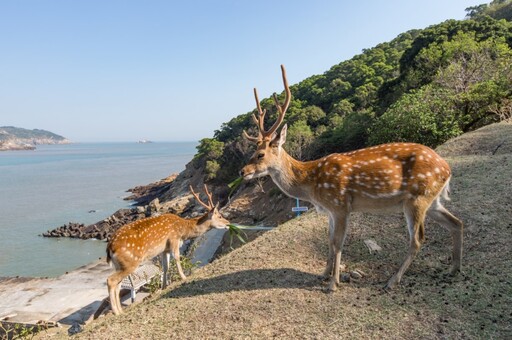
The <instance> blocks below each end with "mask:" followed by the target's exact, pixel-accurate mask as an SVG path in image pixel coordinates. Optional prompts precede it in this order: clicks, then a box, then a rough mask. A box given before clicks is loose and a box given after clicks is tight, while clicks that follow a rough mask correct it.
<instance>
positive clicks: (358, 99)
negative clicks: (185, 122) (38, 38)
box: [195, 0, 512, 184]
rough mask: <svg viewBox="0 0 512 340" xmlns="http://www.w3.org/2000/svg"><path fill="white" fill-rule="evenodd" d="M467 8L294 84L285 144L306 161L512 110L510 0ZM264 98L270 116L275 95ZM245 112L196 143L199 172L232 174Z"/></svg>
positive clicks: (449, 130)
mask: <svg viewBox="0 0 512 340" xmlns="http://www.w3.org/2000/svg"><path fill="white" fill-rule="evenodd" d="M466 11H467V13H468V16H467V18H466V19H465V20H447V21H445V22H443V23H440V24H437V25H433V26H430V27H428V28H426V29H423V30H411V31H408V32H405V33H403V34H400V35H399V36H398V37H396V38H395V39H393V40H392V41H390V42H385V43H381V44H379V45H377V46H375V47H373V48H369V49H365V50H363V52H362V53H361V54H359V55H356V56H354V57H353V58H352V59H350V60H346V61H343V62H341V63H339V64H337V65H334V66H333V67H331V69H329V70H328V71H326V72H325V73H324V74H321V75H314V76H311V77H309V78H307V79H305V80H303V81H301V82H299V83H298V84H295V85H293V86H291V91H292V95H293V99H292V102H291V104H290V108H289V109H288V113H287V115H286V118H285V121H286V123H287V124H288V126H289V130H288V138H287V142H286V145H285V146H286V148H287V150H288V151H289V152H290V153H291V154H292V155H293V156H295V157H297V158H299V159H302V160H307V159H313V158H317V157H320V156H323V155H325V154H328V153H332V152H343V151H347V150H351V149H356V148H361V147H365V146H369V145H374V144H378V143H383V142H389V141H414V142H419V143H422V144H426V145H429V146H432V147H435V146H437V145H439V144H441V143H443V142H444V141H446V140H448V139H449V138H452V137H455V136H458V135H460V134H462V133H464V132H467V131H472V130H475V129H477V128H479V127H482V126H484V125H487V124H489V123H492V122H496V121H499V120H504V119H507V118H510V117H511V115H512V23H511V21H510V20H511V13H512V1H510V0H505V1H504V0H495V1H493V2H492V3H490V4H489V5H487V4H485V5H480V6H474V7H470V8H468V9H467V10H466ZM276 67H277V66H276ZM276 70H277V68H276ZM289 72H293V70H289ZM276 74H277V71H276ZM247 95H251V94H250V93H248V94H247ZM261 104H262V107H263V108H264V109H266V110H267V112H268V114H267V115H268V116H270V118H269V122H270V121H272V119H273V118H274V117H275V116H276V109H275V107H274V106H273V101H272V99H271V98H265V99H263V100H262V101H261ZM254 112H255V111H254ZM252 113H253V112H247V113H244V114H241V115H239V116H237V117H234V118H233V119H231V120H230V121H229V122H226V123H224V124H222V126H221V127H220V129H218V130H216V131H215V133H214V136H213V137H212V138H204V139H202V140H201V141H200V144H199V146H198V153H197V155H196V157H195V162H196V163H197V164H200V165H202V167H201V169H202V171H203V172H204V176H205V180H207V181H213V182H217V183H219V184H220V183H229V182H231V181H233V180H234V179H235V178H236V177H237V176H238V175H237V174H238V171H239V169H240V168H241V167H242V166H243V164H244V163H245V162H246V161H247V157H248V156H249V155H250V154H251V151H250V148H251V145H250V144H249V143H247V142H246V141H244V140H243V138H242V130H244V129H245V130H247V131H248V132H253V129H254V128H255V126H254V124H253V122H252V119H251V114H252Z"/></svg>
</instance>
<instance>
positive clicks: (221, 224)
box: [190, 184, 229, 229]
mask: <svg viewBox="0 0 512 340" xmlns="http://www.w3.org/2000/svg"><path fill="white" fill-rule="evenodd" d="M190 191H191V192H192V195H193V196H194V198H195V199H196V201H197V202H198V203H199V204H201V205H202V206H203V207H205V208H206V211H207V212H208V220H210V221H211V224H210V225H211V227H213V228H217V229H226V228H228V224H229V221H228V220H226V219H225V218H224V217H223V216H222V215H221V213H220V212H219V203H217V204H216V205H214V204H213V200H212V194H211V193H210V192H209V191H208V187H207V186H206V184H205V185H204V191H205V193H206V196H207V197H208V204H207V203H204V202H203V201H202V200H201V198H200V197H199V195H198V194H197V193H196V192H195V191H194V189H192V186H191V185H190Z"/></svg>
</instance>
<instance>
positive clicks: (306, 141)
mask: <svg viewBox="0 0 512 340" xmlns="http://www.w3.org/2000/svg"><path fill="white" fill-rule="evenodd" d="M313 139H314V136H313V131H311V128H310V127H309V126H308V124H307V123H306V122H305V121H303V120H299V121H297V122H295V123H294V124H293V125H291V126H290V128H289V129H288V133H287V138H286V150H288V152H289V153H290V155H292V156H293V157H295V158H297V159H298V160H304V159H306V158H307V157H308V156H309V154H308V147H309V146H310V145H311V143H312V142H313Z"/></svg>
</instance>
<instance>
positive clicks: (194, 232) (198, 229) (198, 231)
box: [186, 213, 212, 239]
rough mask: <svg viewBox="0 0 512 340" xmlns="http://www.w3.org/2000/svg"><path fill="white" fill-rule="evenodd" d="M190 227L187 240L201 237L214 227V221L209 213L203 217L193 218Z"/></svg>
mask: <svg viewBox="0 0 512 340" xmlns="http://www.w3.org/2000/svg"><path fill="white" fill-rule="evenodd" d="M190 222H191V223H190V226H189V228H188V232H187V235H186V236H187V239H188V238H194V237H198V236H201V235H202V234H204V233H205V232H207V231H208V230H209V229H210V228H211V225H212V221H211V220H210V219H209V218H208V213H206V214H204V215H203V216H201V217H197V218H193V219H191V220H190Z"/></svg>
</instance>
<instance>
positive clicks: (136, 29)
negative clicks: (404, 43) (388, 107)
mask: <svg viewBox="0 0 512 340" xmlns="http://www.w3.org/2000/svg"><path fill="white" fill-rule="evenodd" d="M481 3H485V1H467V0H466V1H464V0H430V1H411V0H388V1H381V0H369V1H343V0H315V1H313V0H310V1H306V0H294V1H292V0H273V1H269V0H259V1H246V0H238V1H236V0H218V1H213V0H210V1H206V0H203V1H199V0H190V1H171V0H169V1H129V0H122V1H121V0H120V1H109V0H102V1H94V0H87V1H85V0H73V1H69V0H62V1H56V0H46V1H40V0H37V1H36V0H24V1H15V0H10V1H9V0H3V1H1V2H0V126H3V125H13V126H18V127H24V128H30V129H33V128H40V129H46V130H50V131H52V132H55V133H58V134H61V135H63V136H65V137H67V138H69V139H71V140H73V141H76V142H90V141H135V140H139V139H142V138H146V139H150V140H155V141H164V140H166V141H196V140H199V139H201V138H204V137H211V136H212V135H213V132H214V130H216V129H218V128H219V127H220V125H221V124H222V123H223V122H227V121H228V120H230V119H231V118H232V117H234V116H236V115H239V114H241V113H245V112H248V111H250V110H252V109H253V108H254V106H255V103H254V97H253V94H252V88H253V87H257V88H258V91H259V94H260V98H264V97H268V96H269V95H271V94H272V93H273V92H281V91H282V83H281V78H280V68H279V65H280V64H284V65H285V66H286V69H287V73H288V80H289V82H290V83H291V84H294V83H297V82H299V81H301V80H303V79H305V78H307V77H309V76H311V75H314V74H321V73H324V72H325V71H327V70H328V69H329V68H330V67H331V66H333V65H335V64H337V63H339V62H341V61H344V60H347V59H350V58H351V57H353V56H354V55H356V54H359V53H360V52H361V50H362V49H364V48H371V47H373V46H375V45H377V44H378V43H381V42H385V41H389V40H391V39H393V38H394V37H396V36H397V35H398V34H400V33H402V32H405V31H407V30H410V29H414V28H425V27H427V26H430V25H433V24H437V23H440V22H442V21H444V20H447V19H463V18H464V16H465V8H467V7H470V6H474V5H478V4H481Z"/></svg>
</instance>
